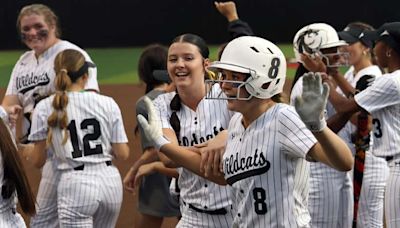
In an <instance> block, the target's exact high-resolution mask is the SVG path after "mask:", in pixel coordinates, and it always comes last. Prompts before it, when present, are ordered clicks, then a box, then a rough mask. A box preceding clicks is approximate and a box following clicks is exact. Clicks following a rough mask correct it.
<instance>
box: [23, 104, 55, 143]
mask: <svg viewBox="0 0 400 228" xmlns="http://www.w3.org/2000/svg"><path fill="white" fill-rule="evenodd" d="M52 98H53V96H52V97H49V98H46V99H45V100H42V101H41V102H39V103H38V104H37V106H36V108H35V109H34V110H33V113H32V125H31V132H30V134H29V137H28V139H29V141H33V142H34V141H40V140H44V139H46V138H47V131H48V125H47V119H48V118H49V112H51V111H50V110H48V109H52V108H51V105H50V104H51V103H50V102H49V101H50V99H51V100H53V99H52Z"/></svg>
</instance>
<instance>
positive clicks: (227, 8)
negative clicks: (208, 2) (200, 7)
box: [214, 1, 239, 22]
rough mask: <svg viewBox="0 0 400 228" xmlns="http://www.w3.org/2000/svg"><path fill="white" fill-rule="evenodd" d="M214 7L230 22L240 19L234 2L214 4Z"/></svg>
mask: <svg viewBox="0 0 400 228" xmlns="http://www.w3.org/2000/svg"><path fill="white" fill-rule="evenodd" d="M214 5H215V8H217V10H218V12H219V13H220V14H222V15H223V16H224V17H225V18H226V19H227V20H228V21H229V22H231V21H234V20H237V19H239V16H238V14H237V10H236V5H235V3H234V2H232V1H229V2H214Z"/></svg>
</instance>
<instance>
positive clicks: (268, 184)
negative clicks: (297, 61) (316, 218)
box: [223, 103, 316, 228]
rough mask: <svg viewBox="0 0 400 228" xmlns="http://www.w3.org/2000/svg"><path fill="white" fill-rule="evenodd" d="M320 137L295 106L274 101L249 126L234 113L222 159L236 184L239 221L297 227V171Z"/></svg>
mask: <svg viewBox="0 0 400 228" xmlns="http://www.w3.org/2000/svg"><path fill="white" fill-rule="evenodd" d="M315 143H316V139H315V137H314V136H313V134H312V133H311V132H310V131H309V130H308V129H307V128H306V127H305V125H304V123H303V122H302V121H301V120H300V118H299V116H298V114H297V113H296V111H295V110H294V108H293V107H290V106H288V105H286V104H280V103H278V104H275V105H274V106H273V107H271V108H270V109H268V110H267V112H265V113H264V114H262V115H261V116H260V117H258V119H256V120H255V121H254V122H252V123H251V124H250V125H249V126H248V127H247V129H245V128H244V127H243V125H242V115H241V114H240V113H237V114H235V115H234V116H233V117H232V119H231V121H230V123H229V129H228V142H227V148H226V151H225V154H224V159H223V169H224V174H225V179H226V180H227V182H228V184H230V185H231V186H232V187H233V188H234V200H235V202H234V205H235V206H236V212H237V213H236V215H235V219H234V223H235V225H237V226H238V227H256V228H258V227H259V228H261V227H298V225H297V223H296V217H295V213H294V205H295V202H294V196H293V189H294V172H295V168H296V164H297V163H298V162H299V159H305V157H306V154H307V152H308V151H309V150H310V148H311V147H312V146H314V145H315Z"/></svg>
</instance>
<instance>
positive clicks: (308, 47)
mask: <svg viewBox="0 0 400 228" xmlns="http://www.w3.org/2000/svg"><path fill="white" fill-rule="evenodd" d="M322 43H323V38H322V35H321V34H320V33H319V30H315V29H308V30H306V31H304V32H303V33H301V34H300V36H299V38H298V39H297V47H298V49H299V53H310V54H312V53H316V52H318V51H319V49H320V47H321V45H322Z"/></svg>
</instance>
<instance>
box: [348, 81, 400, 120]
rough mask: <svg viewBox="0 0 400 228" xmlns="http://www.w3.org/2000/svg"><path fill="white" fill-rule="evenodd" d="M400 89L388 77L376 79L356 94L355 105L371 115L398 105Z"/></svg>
mask: <svg viewBox="0 0 400 228" xmlns="http://www.w3.org/2000/svg"><path fill="white" fill-rule="evenodd" d="M399 96H400V88H399V85H398V83H396V82H395V81H393V79H391V78H388V77H384V76H381V77H377V79H376V80H375V82H374V83H373V84H372V85H371V86H370V87H368V88H367V89H365V90H364V91H362V92H360V93H358V94H356V96H355V97H354V100H355V101H356V103H357V104H358V105H359V106H360V107H362V108H363V109H365V110H366V111H367V112H369V113H371V112H374V111H376V110H380V109H383V108H385V107H389V106H392V105H396V104H399V103H400V100H399V99H398V98H399Z"/></svg>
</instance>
